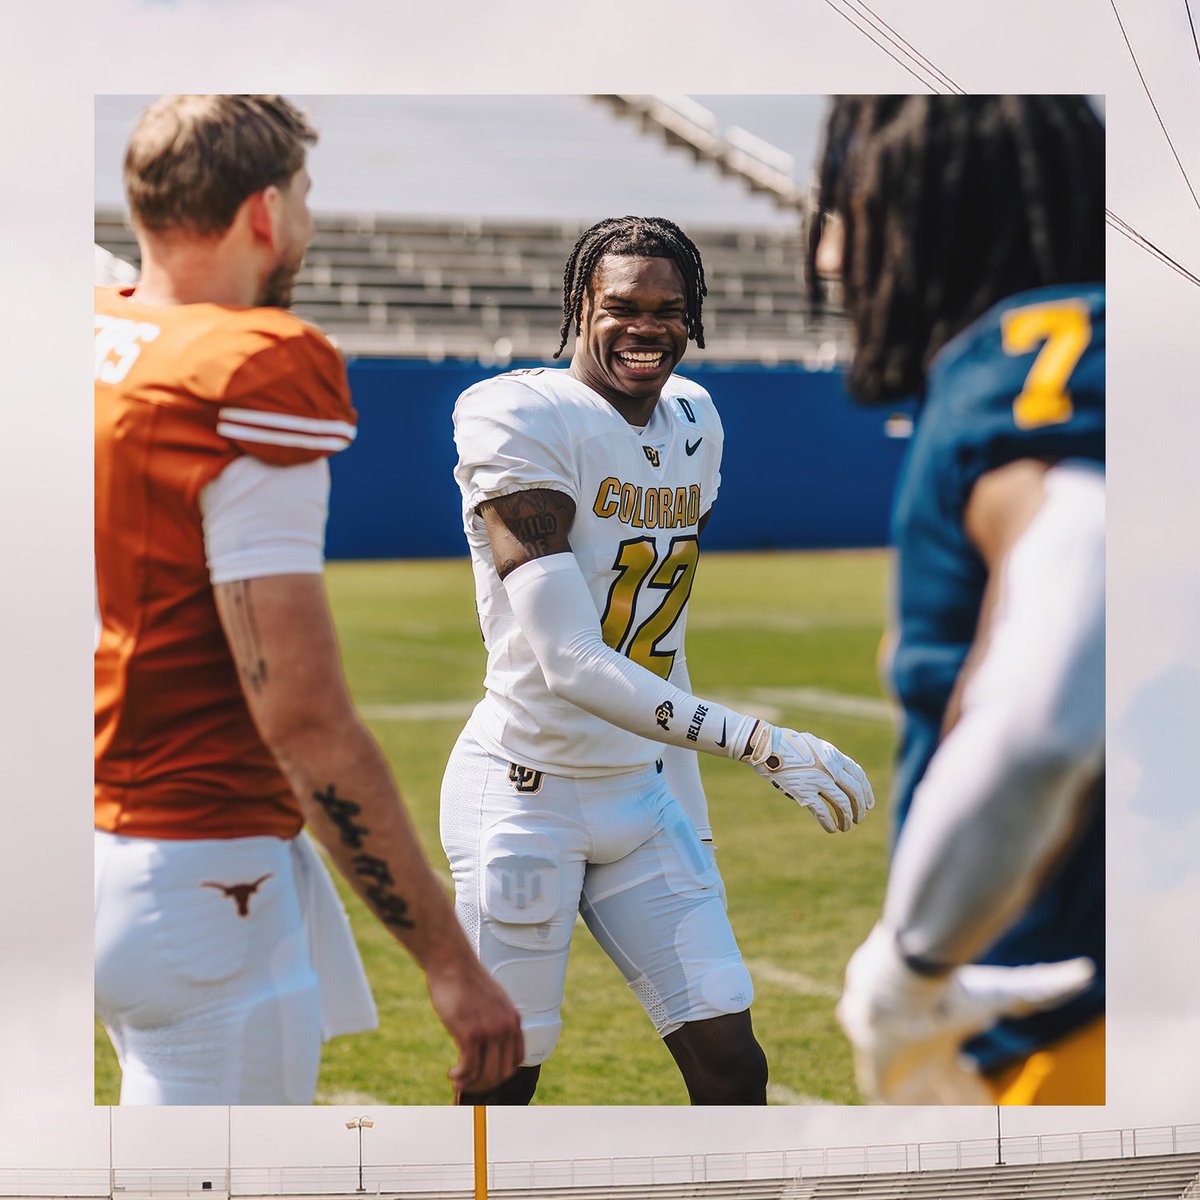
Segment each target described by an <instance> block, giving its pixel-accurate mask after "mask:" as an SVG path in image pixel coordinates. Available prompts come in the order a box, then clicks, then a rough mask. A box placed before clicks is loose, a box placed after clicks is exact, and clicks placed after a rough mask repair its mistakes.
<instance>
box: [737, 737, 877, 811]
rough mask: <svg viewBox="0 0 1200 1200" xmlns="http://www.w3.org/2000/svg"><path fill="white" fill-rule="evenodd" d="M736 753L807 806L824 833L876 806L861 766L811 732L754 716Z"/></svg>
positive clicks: (804, 806)
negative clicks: (749, 729) (771, 722)
mask: <svg viewBox="0 0 1200 1200" xmlns="http://www.w3.org/2000/svg"><path fill="white" fill-rule="evenodd" d="M738 758H739V760H740V761H741V762H744V763H749V764H750V766H752V767H753V768H754V769H755V770H756V771H757V772H758V773H759V774H760V775H761V776H762V777H763V778H764V779H766V780H768V781H770V783H771V784H773V785H774V786H775V787H777V788H778V789H779V790H780V791H781V792H783V794H784V795H785V796H790V797H791V798H792V799H793V800H795V801H796V803H797V804H799V805H800V806H801V808H807V809H808V811H809V812H811V813H812V815H813V816H814V817H816V818H817V821H818V823H819V824H820V826H821V828H822V829H824V830H825V832H826V833H837V832H842V833H844V832H845V831H846V830H847V829H849V828H850V826H851V825H857V824H858V823H859V822H860V821H861V820H862V819H863V817H865V816H866V815H867V813H868V812H870V811H871V809H872V808H874V807H875V793H874V792H872V791H871V784H870V781H869V780H868V779H867V776H866V773H865V772H864V771H863V769H862V767H860V766H859V765H858V763H856V762H855V761H854V759H852V758H848V757H847V756H846V755H845V754H843V753H842V752H841V751H840V750H839V749H838V748H837V747H836V746H833V745H830V743H829V742H823V741H822V740H821V739H820V738H819V737H813V735H812V734H811V733H797V732H796V730H794V729H781V728H779V727H778V726H775V725H768V724H767V722H766V721H759V722H758V723H757V724H756V725H755V727H754V728H753V729H752V730H751V733H750V737H749V741H748V744H747V745H746V747H745V749H744V750H743V752H742V753H741V754H740V755H739V756H738Z"/></svg>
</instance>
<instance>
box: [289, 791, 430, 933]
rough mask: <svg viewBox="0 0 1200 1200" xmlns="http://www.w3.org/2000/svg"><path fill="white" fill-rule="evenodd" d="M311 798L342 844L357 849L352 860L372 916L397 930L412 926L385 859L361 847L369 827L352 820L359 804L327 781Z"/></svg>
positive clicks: (359, 807) (357, 814)
mask: <svg viewBox="0 0 1200 1200" xmlns="http://www.w3.org/2000/svg"><path fill="white" fill-rule="evenodd" d="M313 799H314V800H315V801H316V802H317V803H318V804H319V805H320V806H321V809H322V811H323V812H324V813H325V815H326V816H327V817H328V818H329V819H330V821H332V822H333V825H334V827H335V828H336V829H337V831H338V837H339V839H340V840H341V843H342V845H343V846H349V847H350V849H351V850H359V851H361V853H359V854H356V855H355V856H354V857H353V858H352V859H351V860H350V863H351V866H352V868H353V870H354V874H355V875H357V876H358V878H359V879H361V880H362V881H363V895H364V897H365V899H366V901H367V903H368V904H369V905H370V906H371V908H372V909H373V910H374V912H375V915H376V916H377V917H378V918H379V919H380V920H381V921H382V922H383V923H384V924H385V925H389V926H393V927H395V928H399V929H414V928H415V927H416V922H415V921H413V919H412V918H411V917H410V916H409V915H408V901H407V900H405V899H404V897H403V896H400V895H397V894H396V891H395V886H396V881H395V880H394V879H393V878H392V869H391V867H389V866H388V865H387V861H386V860H385V859H382V858H378V857H377V856H376V855H374V854H367V853H366V852H365V851H363V850H362V846H363V840H364V839H365V838H366V837H367V836H368V835H369V834H370V832H371V831H370V830H369V829H368V828H367V827H366V826H365V825H364V824H362V822H361V821H357V820H355V818H356V817H359V816H361V815H362V805H360V804H356V803H355V802H354V801H353V800H348V799H346V797H345V796H339V795H338V794H337V786H336V785H335V784H332V783H331V784H330V785H329V786H328V787H327V788H326V789H325V790H324V791H320V790H318V791H315V792H313Z"/></svg>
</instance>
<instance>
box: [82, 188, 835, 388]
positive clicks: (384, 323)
mask: <svg viewBox="0 0 1200 1200" xmlns="http://www.w3.org/2000/svg"><path fill="white" fill-rule="evenodd" d="M583 228H584V226H583V225H582V224H580V223H569V222H566V221H558V222H533V221H524V222H518V221H501V220H483V219H474V220H472V219H461V218H452V219H445V220H441V221H438V220H433V219H427V220H415V219H412V218H398V217H387V216H379V215H369V214H368V215H341V216H338V215H323V216H321V217H319V218H318V220H317V230H316V234H315V236H314V238H313V242H312V246H311V248H310V250H309V253H308V256H307V258H306V263H305V267H304V270H303V271H302V272H301V275H300V277H299V279H298V280H297V284H296V291H295V305H294V307H295V310H296V312H297V313H299V314H300V315H301V316H303V317H305V318H306V319H308V320H310V321H313V322H314V323H316V324H318V325H320V326H321V328H322V329H324V330H326V331H327V332H328V333H330V334H331V335H333V336H334V337H335V338H336V339H337V341H338V344H339V345H340V347H341V348H342V350H343V352H344V353H346V354H349V355H356V356H371V357H388V356H390V357H412V358H426V359H433V360H435V361H436V360H437V359H440V358H475V359H478V360H479V361H480V362H482V363H485V364H490V363H497V364H500V365H503V364H504V363H506V362H507V361H509V360H511V359H549V358H550V356H551V355H552V354H553V353H554V352H555V350H557V349H558V328H559V323H560V321H561V319H562V268H563V263H564V262H565V261H566V258H567V255H568V254H569V253H570V250H571V247H572V245H573V244H574V242H575V239H576V238H577V237H578V236H579V234H580V233H581V232H582V230H583ZM693 236H694V239H695V241H696V243H697V245H698V246H699V248H700V251H701V253H702V255H703V256H704V262H705V268H706V272H707V275H708V278H709V281H710V294H709V297H708V300H707V302H706V305H705V314H704V316H705V332H706V335H707V343H708V344H707V348H706V350H705V351H704V358H705V360H706V361H710V362H743V363H744V362H763V363H767V364H770V365H773V364H775V363H780V362H800V363H805V364H806V365H809V366H830V365H832V364H833V362H834V361H837V360H840V359H844V357H845V355H846V353H847V351H848V341H847V332H846V328H845V322H844V320H843V319H842V318H841V316H840V315H839V314H837V313H832V312H831V313H822V314H813V313H811V312H810V311H809V306H808V301H807V298H806V295H805V290H804V283H803V265H802V247H801V240H800V231H799V228H798V227H797V228H796V229H795V230H746V229H724V230H694V231H693ZM96 241H97V242H98V243H99V244H100V245H101V246H103V247H104V248H105V249H107V250H109V251H111V252H112V253H113V254H115V255H117V257H119V258H122V259H125V260H127V261H129V262H133V263H135V264H136V263H137V261H138V257H137V243H136V242H135V241H134V238H133V234H132V231H131V230H130V229H129V227H128V225H127V224H126V222H125V219H124V216H123V214H121V213H120V212H118V211H113V210H106V211H101V212H97V214H96Z"/></svg>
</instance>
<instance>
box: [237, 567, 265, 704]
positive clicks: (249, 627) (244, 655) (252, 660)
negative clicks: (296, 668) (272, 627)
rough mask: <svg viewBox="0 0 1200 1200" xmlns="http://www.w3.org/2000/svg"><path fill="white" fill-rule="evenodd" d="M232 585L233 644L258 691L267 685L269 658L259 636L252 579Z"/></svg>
mask: <svg viewBox="0 0 1200 1200" xmlns="http://www.w3.org/2000/svg"><path fill="white" fill-rule="evenodd" d="M232 587H233V592H232V597H233V614H232V616H233V619H232V621H231V622H230V626H231V627H230V631H229V632H230V636H231V639H232V642H233V645H232V647H231V648H232V650H233V655H234V659H235V660H236V661H237V664H238V666H239V668H240V669H241V672H242V676H243V678H244V679H245V680H246V683H247V684H248V685H249V687H250V689H251V690H252V691H253V692H255V693H256V694H257V693H259V692H261V691H262V690H263V688H264V687H265V686H266V682H267V660H266V659H265V658H264V657H263V651H262V643H261V642H260V641H259V637H258V622H257V621H256V620H255V617H254V605H253V604H252V603H251V601H250V580H248V579H243V580H240V581H239V582H237V583H235V584H233V585H232Z"/></svg>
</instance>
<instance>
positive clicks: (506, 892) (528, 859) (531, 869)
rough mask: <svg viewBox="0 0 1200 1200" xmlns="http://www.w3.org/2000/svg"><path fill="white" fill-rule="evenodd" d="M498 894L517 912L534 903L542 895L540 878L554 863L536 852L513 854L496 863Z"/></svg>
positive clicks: (551, 869)
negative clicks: (498, 877) (498, 883)
mask: <svg viewBox="0 0 1200 1200" xmlns="http://www.w3.org/2000/svg"><path fill="white" fill-rule="evenodd" d="M496 868H497V873H498V874H499V876H500V895H501V896H503V897H504V899H505V901H506V903H508V904H510V905H511V906H512V907H513V908H515V909H517V910H518V911H519V912H522V911H524V910H525V909H527V908H529V907H531V906H532V905H534V904H536V903H537V902H538V901H539V900H540V899H541V898H542V895H543V885H542V879H543V876H544V874H545V872H547V871H553V870H554V863H553V862H551V861H550V859H548V858H541V857H539V856H538V855H536V854H514V855H512V856H511V857H510V858H502V859H500V860H499V861H498V862H497V863H496Z"/></svg>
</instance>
